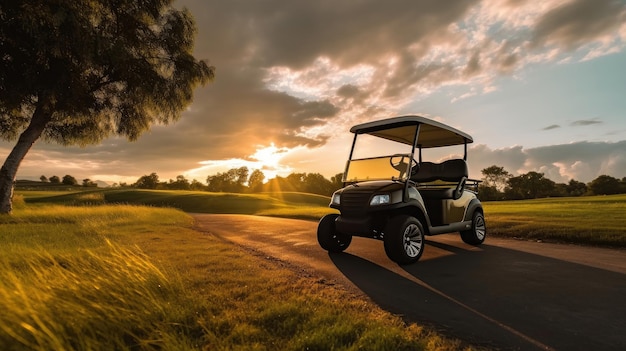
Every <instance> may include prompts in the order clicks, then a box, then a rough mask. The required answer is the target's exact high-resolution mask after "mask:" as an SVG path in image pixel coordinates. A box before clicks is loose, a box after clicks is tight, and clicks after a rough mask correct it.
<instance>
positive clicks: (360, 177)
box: [343, 116, 472, 182]
mask: <svg viewBox="0 0 626 351" xmlns="http://www.w3.org/2000/svg"><path fill="white" fill-rule="evenodd" d="M350 131H351V132H352V133H354V141H353V144H352V149H351V151H350V158H349V160H348V164H347V165H346V170H345V172H344V179H343V181H344V182H359V181H365V180H399V181H406V180H407V179H408V174H410V172H411V168H413V167H416V166H417V162H416V159H418V160H419V162H421V157H418V154H419V155H420V156H421V150H422V149H429V148H440V147H445V146H453V145H465V153H466V154H467V144H468V143H471V142H472V137H471V136H469V135H468V134H466V133H463V132H461V131H459V130H457V129H454V128H452V127H450V126H447V125H445V124H442V123H439V122H436V121H433V120H430V119H427V118H424V117H420V116H401V117H394V118H389V119H386V120H379V121H373V122H368V123H363V124H360V125H356V126H354V127H352V128H351V129H350ZM416 148H417V149H418V150H419V153H418V154H416ZM464 158H465V157H464Z"/></svg>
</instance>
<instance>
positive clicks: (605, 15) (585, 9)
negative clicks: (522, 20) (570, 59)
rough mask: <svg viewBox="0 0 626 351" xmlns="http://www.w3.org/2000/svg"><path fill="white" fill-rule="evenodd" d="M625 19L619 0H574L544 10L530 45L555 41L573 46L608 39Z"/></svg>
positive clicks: (564, 45) (550, 43)
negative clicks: (546, 10)
mask: <svg viewBox="0 0 626 351" xmlns="http://www.w3.org/2000/svg"><path fill="white" fill-rule="evenodd" d="M625 19H626V10H625V9H624V2H623V1H620V0H595V1H588V0H574V1H569V2H565V3H564V4H562V5H560V6H557V7H555V8H553V9H551V10H550V11H548V12H546V13H544V14H543V15H542V16H541V17H540V18H539V19H538V20H537V23H536V24H535V26H534V28H533V35H532V46H533V47H541V46H549V45H556V46H558V47H564V48H565V49H566V50H575V49H577V48H579V47H582V46H585V45H588V44H589V43H594V42H602V41H606V40H609V41H610V40H611V39H610V38H611V37H613V36H614V33H615V31H617V30H619V29H620V27H622V26H623V24H624V20H625Z"/></svg>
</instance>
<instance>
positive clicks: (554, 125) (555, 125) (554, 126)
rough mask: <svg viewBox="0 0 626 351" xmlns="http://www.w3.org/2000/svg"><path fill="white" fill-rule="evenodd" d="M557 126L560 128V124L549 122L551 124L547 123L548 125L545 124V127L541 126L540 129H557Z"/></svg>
mask: <svg viewBox="0 0 626 351" xmlns="http://www.w3.org/2000/svg"><path fill="white" fill-rule="evenodd" d="M559 128H561V126H560V125H558V124H551V125H549V126H547V127H545V128H542V129H541V130H552V129H559Z"/></svg>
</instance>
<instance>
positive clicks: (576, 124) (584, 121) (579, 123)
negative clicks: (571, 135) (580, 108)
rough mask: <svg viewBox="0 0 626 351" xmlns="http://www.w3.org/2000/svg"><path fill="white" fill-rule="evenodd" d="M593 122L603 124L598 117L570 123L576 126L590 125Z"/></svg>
mask: <svg viewBox="0 0 626 351" xmlns="http://www.w3.org/2000/svg"><path fill="white" fill-rule="evenodd" d="M593 124H602V121H598V120H597V119H580V120H577V121H574V122H572V123H570V125H571V126H574V127H581V126H582V127H584V126H590V125H593Z"/></svg>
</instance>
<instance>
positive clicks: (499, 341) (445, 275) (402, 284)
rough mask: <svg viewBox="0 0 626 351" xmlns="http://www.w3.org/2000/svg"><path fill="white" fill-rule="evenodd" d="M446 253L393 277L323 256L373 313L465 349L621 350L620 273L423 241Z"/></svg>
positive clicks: (623, 287)
mask: <svg viewBox="0 0 626 351" xmlns="http://www.w3.org/2000/svg"><path fill="white" fill-rule="evenodd" d="M432 247H435V248H437V249H440V250H445V251H447V252H448V253H449V254H448V255H443V256H439V257H437V258H433V259H426V260H423V261H420V262H418V263H416V264H413V265H410V266H404V267H402V270H401V271H400V273H396V272H393V271H391V270H389V269H386V268H384V267H382V266H380V265H378V264H375V263H373V262H371V261H368V260H365V259H363V258H360V257H357V256H354V255H351V254H348V253H342V254H330V255H329V256H330V259H331V260H332V262H333V263H334V264H335V265H336V266H337V268H338V269H339V270H340V271H341V272H342V273H343V274H344V275H345V276H346V277H347V278H348V279H350V280H351V281H352V282H353V283H354V284H355V285H357V286H358V287H359V288H360V289H361V290H362V291H363V292H364V293H366V294H367V295H368V296H370V298H371V299H372V300H374V301H375V302H376V303H377V304H379V305H380V306H381V307H383V308H385V309H387V310H388V311H390V312H392V313H394V314H399V315H402V316H403V317H404V318H405V319H406V320H408V321H412V322H418V323H420V324H427V325H430V326H434V327H436V328H437V329H439V330H440V331H442V332H444V333H446V334H448V335H452V336H455V337H458V338H461V339H463V340H466V341H468V342H470V343H472V344H476V345H483V346H487V347H495V348H498V349H508V350H541V349H555V350H624V349H626V335H624V330H626V317H625V316H626V303H625V302H624V298H625V297H626V279H625V278H626V277H625V276H624V275H623V274H619V273H615V272H610V271H606V270H602V269H598V268H593V267H588V266H584V265H580V264H576V263H571V262H565V261H561V260H556V259H553V258H547V257H543V256H538V255H533V254H529V253H526V252H521V251H515V250H510V249H505V248H501V247H496V246H489V245H483V246H481V249H482V250H481V251H474V250H469V247H468V249H464V248H461V247H456V246H450V245H446V244H443V243H440V242H434V241H428V245H427V246H426V250H428V249H432Z"/></svg>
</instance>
